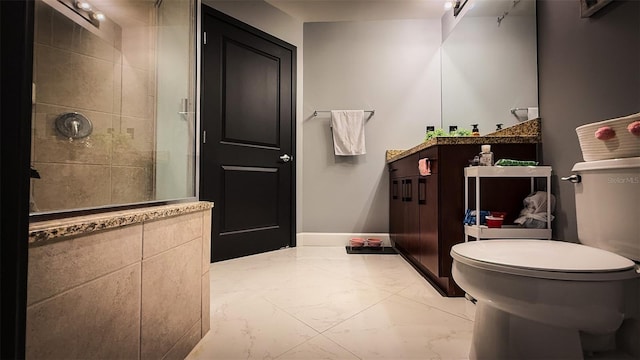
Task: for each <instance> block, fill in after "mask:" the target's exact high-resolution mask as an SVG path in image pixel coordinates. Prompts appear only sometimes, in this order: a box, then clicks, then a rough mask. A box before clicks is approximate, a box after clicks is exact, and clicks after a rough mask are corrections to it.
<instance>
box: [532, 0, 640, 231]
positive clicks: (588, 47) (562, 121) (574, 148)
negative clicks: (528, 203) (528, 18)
mask: <svg viewBox="0 0 640 360" xmlns="http://www.w3.org/2000/svg"><path fill="white" fill-rule="evenodd" d="M579 6H580V2H579V1H553V0H540V1H538V9H537V10H538V64H539V65H538V66H539V67H538V72H539V75H538V81H539V91H540V94H539V100H540V116H541V117H542V141H543V158H544V162H545V163H546V164H548V165H551V166H552V167H553V170H554V173H555V175H554V177H553V183H552V192H553V193H554V194H555V195H556V197H557V200H558V203H557V210H556V215H557V218H556V220H555V221H554V229H553V230H554V238H556V239H562V240H567V241H572V242H575V241H576V240H577V230H576V220H575V210H576V209H575V202H574V200H575V198H574V192H573V185H571V184H569V183H565V182H559V181H558V180H559V177H561V176H565V175H568V174H570V173H571V167H572V166H573V164H574V163H576V162H580V161H582V153H581V152H580V145H579V143H578V137H577V135H576V133H575V128H576V127H578V126H579V125H583V124H587V123H591V122H596V121H600V120H606V119H608V118H613V117H618V116H623V115H628V114H631V113H635V112H638V111H640V2H639V1H625V2H613V3H611V4H609V5H607V6H606V7H604V8H603V9H602V10H600V11H599V12H597V13H596V14H595V15H594V16H592V17H590V18H584V19H583V18H580V8H579Z"/></svg>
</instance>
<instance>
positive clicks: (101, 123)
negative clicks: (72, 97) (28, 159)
mask: <svg viewBox="0 0 640 360" xmlns="http://www.w3.org/2000/svg"><path fill="white" fill-rule="evenodd" d="M77 110H78V109H71V108H64V107H58V106H51V105H43V104H37V105H36V114H35V121H34V126H35V133H34V135H33V143H34V151H35V154H34V159H35V161H37V162H47V163H81V164H105V165H106V164H110V163H111V145H112V139H111V137H112V136H111V132H112V130H111V129H112V127H113V125H112V116H111V115H110V114H106V113H102V112H94V111H79V112H80V113H81V114H83V115H85V116H86V117H87V118H88V119H89V121H90V122H91V123H92V124H93V132H92V133H91V134H90V135H89V136H88V137H86V138H83V139H75V140H73V141H69V139H68V138H66V137H64V136H63V135H62V134H60V133H59V132H58V131H57V130H56V124H55V121H56V118H57V117H58V116H59V115H61V114H64V113H67V112H73V111H77Z"/></svg>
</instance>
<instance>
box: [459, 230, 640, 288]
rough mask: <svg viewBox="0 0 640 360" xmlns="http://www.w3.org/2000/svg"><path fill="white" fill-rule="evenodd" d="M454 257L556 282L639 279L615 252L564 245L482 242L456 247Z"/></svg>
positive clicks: (547, 242) (623, 258) (510, 272)
mask: <svg viewBox="0 0 640 360" xmlns="http://www.w3.org/2000/svg"><path fill="white" fill-rule="evenodd" d="M451 256H452V257H453V258H454V259H455V260H457V261H459V262H461V263H463V264H467V265H470V266H474V267H477V268H481V269H484V270H491V271H498V272H502V273H509V274H513V275H520V276H528V277H536V278H543V279H555V280H572V281H611V280H625V279H631V278H634V277H637V276H638V274H637V273H636V270H635V267H636V266H635V263H634V262H633V261H631V260H629V259H627V258H625V257H622V256H620V255H617V254H614V253H612V252H609V251H606V250H601V249H597V248H593V247H589V246H584V245H580V244H575V243H569V242H565V241H553V240H522V239H517V240H482V241H472V242H466V243H461V244H457V245H455V246H453V248H452V249H451Z"/></svg>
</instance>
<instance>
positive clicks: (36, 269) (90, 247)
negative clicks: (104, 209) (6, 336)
mask: <svg viewBox="0 0 640 360" xmlns="http://www.w3.org/2000/svg"><path fill="white" fill-rule="evenodd" d="M141 258H142V225H141V224H137V225H131V226H125V227H121V228H117V229H115V230H110V231H100V232H96V233H94V234H91V235H88V236H83V237H77V238H73V239H69V240H66V241H60V242H54V243H51V244H48V245H44V246H37V247H32V248H30V249H29V272H28V284H29V291H28V292H27V305H32V304H34V303H36V302H38V301H41V300H43V299H46V298H48V297H51V296H53V295H55V294H59V293H62V292H64V291H66V290H69V289H71V288H73V287H76V286H78V285H81V284H84V283H86V282H88V281H90V280H93V279H97V278H99V277H100V276H103V275H106V274H108V273H110V272H114V271H116V270H119V269H122V268H124V267H125V266H128V265H131V264H133V263H135V262H139V261H140V259H141Z"/></svg>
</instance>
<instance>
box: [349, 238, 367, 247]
mask: <svg viewBox="0 0 640 360" xmlns="http://www.w3.org/2000/svg"><path fill="white" fill-rule="evenodd" d="M349 243H350V244H351V247H361V246H364V240H363V239H361V238H353V239H351V241H350V242H349Z"/></svg>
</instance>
